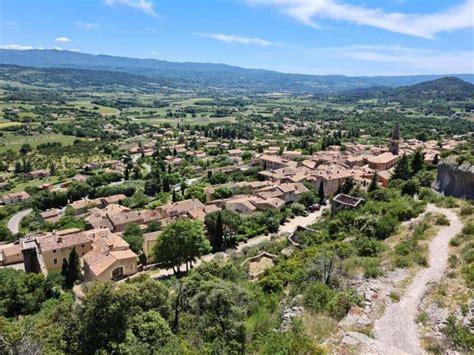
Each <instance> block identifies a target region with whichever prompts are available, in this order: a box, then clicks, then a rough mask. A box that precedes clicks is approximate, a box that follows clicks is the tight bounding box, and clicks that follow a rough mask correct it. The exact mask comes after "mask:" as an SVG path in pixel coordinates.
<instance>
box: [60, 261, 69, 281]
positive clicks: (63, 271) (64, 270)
mask: <svg viewBox="0 0 474 355" xmlns="http://www.w3.org/2000/svg"><path fill="white" fill-rule="evenodd" d="M68 273H69V263H68V262H67V260H66V258H64V259H63V265H62V266H61V275H62V276H63V277H64V283H66V279H67V277H68Z"/></svg>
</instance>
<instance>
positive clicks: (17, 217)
mask: <svg viewBox="0 0 474 355" xmlns="http://www.w3.org/2000/svg"><path fill="white" fill-rule="evenodd" d="M32 211H33V210H32V209H31V208H28V209H26V210H23V211H20V212H18V213H15V214H14V215H13V216H12V218H10V220H9V221H8V223H7V227H8V229H9V230H10V232H12V233H13V234H17V233H18V232H19V231H20V222H21V220H22V219H23V217H26V216H28V215H29V214H30V213H31V212H32Z"/></svg>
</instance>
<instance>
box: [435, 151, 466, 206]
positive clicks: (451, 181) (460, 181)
mask: <svg viewBox="0 0 474 355" xmlns="http://www.w3.org/2000/svg"><path fill="white" fill-rule="evenodd" d="M434 188H435V189H436V190H438V191H439V192H441V193H443V194H444V195H446V196H455V197H464V198H468V199H474V165H471V164H467V163H464V164H461V165H459V164H457V162H456V157H455V156H450V157H448V158H446V159H444V160H442V161H441V162H440V163H439V164H438V176H437V178H436V182H435V186H434Z"/></svg>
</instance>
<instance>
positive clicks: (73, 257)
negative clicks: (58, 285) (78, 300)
mask: <svg viewBox="0 0 474 355" xmlns="http://www.w3.org/2000/svg"><path fill="white" fill-rule="evenodd" d="M68 264H69V265H68V272H67V278H66V286H67V287H69V288H72V286H74V282H76V281H77V280H80V279H81V265H80V263H79V255H78V254H77V252H76V247H74V248H72V251H71V253H70V254H69V263H68Z"/></svg>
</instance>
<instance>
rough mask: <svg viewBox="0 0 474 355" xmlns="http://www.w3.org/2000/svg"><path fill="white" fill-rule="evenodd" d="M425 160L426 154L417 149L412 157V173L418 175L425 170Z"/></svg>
mask: <svg viewBox="0 0 474 355" xmlns="http://www.w3.org/2000/svg"><path fill="white" fill-rule="evenodd" d="M424 162H425V155H424V154H423V152H422V151H421V149H417V150H416V151H415V153H414V154H413V156H412V158H411V162H410V163H411V174H412V176H413V175H416V174H417V173H419V172H420V171H421V170H423V164H424Z"/></svg>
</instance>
